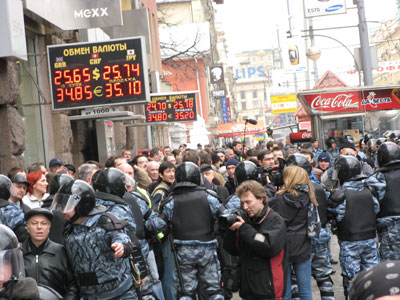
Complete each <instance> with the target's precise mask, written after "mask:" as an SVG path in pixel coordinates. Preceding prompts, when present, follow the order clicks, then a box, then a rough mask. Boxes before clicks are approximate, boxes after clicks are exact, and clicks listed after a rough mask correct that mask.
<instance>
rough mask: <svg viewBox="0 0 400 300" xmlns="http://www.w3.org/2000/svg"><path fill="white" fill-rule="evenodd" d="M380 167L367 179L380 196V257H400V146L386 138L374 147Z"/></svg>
mask: <svg viewBox="0 0 400 300" xmlns="http://www.w3.org/2000/svg"><path fill="white" fill-rule="evenodd" d="M377 160H378V164H379V168H378V169H377V171H376V172H375V173H374V174H372V175H371V176H370V177H369V178H368V179H367V180H366V183H367V184H368V186H370V187H371V188H372V191H373V193H374V194H375V195H376V197H377V198H378V200H379V204H380V211H379V214H378V216H377V231H378V237H379V242H380V248H379V252H380V257H381V259H382V260H383V261H387V260H399V259H400V201H399V200H398V197H399V195H400V184H399V183H400V148H399V146H398V145H396V144H395V143H392V142H385V143H383V144H382V145H381V146H379V148H378V150H377Z"/></svg>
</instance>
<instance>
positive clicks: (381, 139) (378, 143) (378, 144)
mask: <svg viewBox="0 0 400 300" xmlns="http://www.w3.org/2000/svg"><path fill="white" fill-rule="evenodd" d="M386 141H387V138H384V137H380V138H379V139H377V140H376V143H375V144H376V148H378V147H379V146H380V145H382V144H383V143H384V142H386Z"/></svg>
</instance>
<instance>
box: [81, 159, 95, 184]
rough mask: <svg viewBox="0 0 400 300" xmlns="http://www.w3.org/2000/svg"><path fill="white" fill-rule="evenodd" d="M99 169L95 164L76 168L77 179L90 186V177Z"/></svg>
mask: <svg viewBox="0 0 400 300" xmlns="http://www.w3.org/2000/svg"><path fill="white" fill-rule="evenodd" d="M97 170H99V167H98V166H96V165H95V164H83V165H81V166H80V167H79V168H78V178H79V179H81V180H83V181H86V182H87V183H88V184H90V185H92V176H93V174H94V173H96V171H97Z"/></svg>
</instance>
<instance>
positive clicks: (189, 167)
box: [175, 161, 201, 185]
mask: <svg viewBox="0 0 400 300" xmlns="http://www.w3.org/2000/svg"><path fill="white" fill-rule="evenodd" d="M175 178H176V182H178V183H179V182H184V181H185V182H191V183H194V184H197V185H201V174H200V169H199V167H198V166H197V165H196V164H194V163H192V162H190V161H185V162H183V163H181V164H180V165H179V166H178V167H177V168H176V172H175Z"/></svg>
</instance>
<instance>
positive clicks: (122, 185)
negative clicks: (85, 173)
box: [92, 168, 127, 198]
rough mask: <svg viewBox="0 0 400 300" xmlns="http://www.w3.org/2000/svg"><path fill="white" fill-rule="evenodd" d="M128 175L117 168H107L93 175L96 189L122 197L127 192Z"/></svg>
mask: <svg viewBox="0 0 400 300" xmlns="http://www.w3.org/2000/svg"><path fill="white" fill-rule="evenodd" d="M126 181H127V176H126V174H125V173H124V172H122V171H121V170H119V169H117V168H105V169H101V170H99V171H97V172H96V173H95V174H94V175H93V177H92V184H93V188H94V189H95V191H99V192H103V193H107V194H111V195H115V196H118V197H120V198H122V197H123V196H124V194H125V192H126V184H127V182H126Z"/></svg>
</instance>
